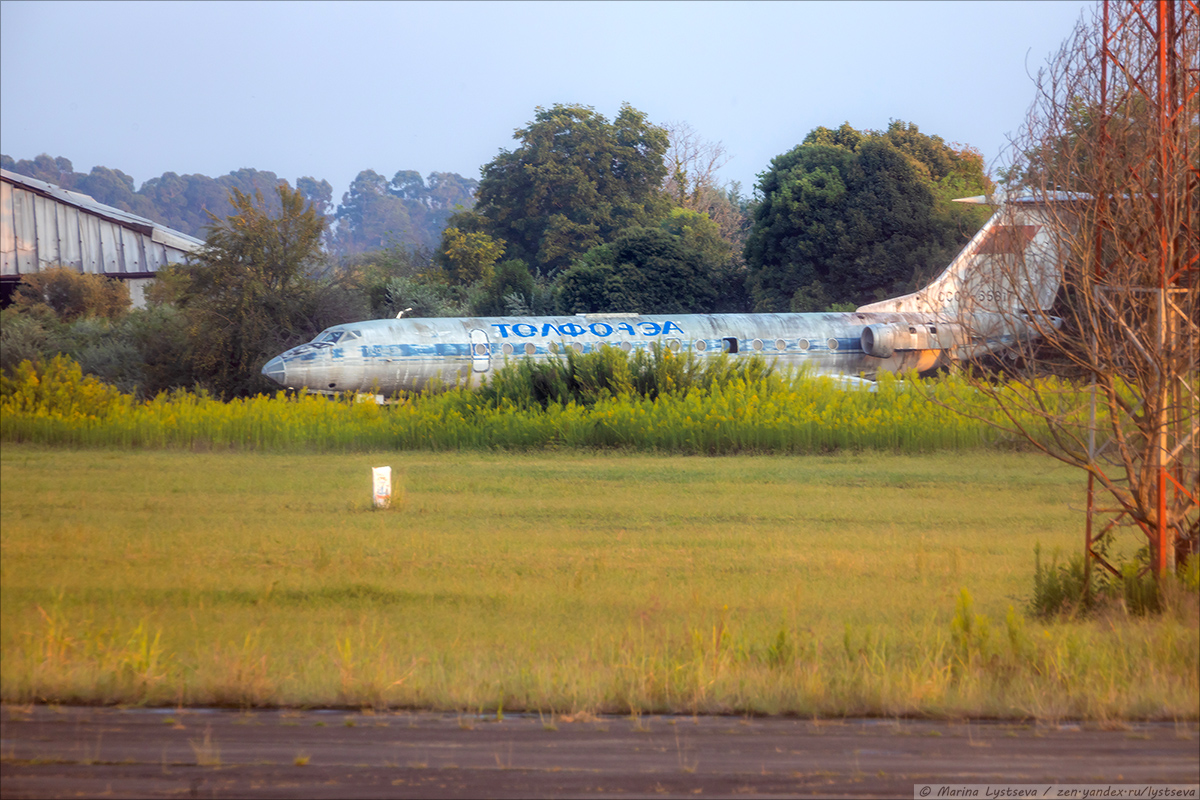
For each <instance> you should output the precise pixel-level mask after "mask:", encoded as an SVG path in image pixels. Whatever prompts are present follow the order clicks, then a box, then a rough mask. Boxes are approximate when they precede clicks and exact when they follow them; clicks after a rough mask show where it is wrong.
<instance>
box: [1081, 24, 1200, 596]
mask: <svg viewBox="0 0 1200 800" xmlns="http://www.w3.org/2000/svg"><path fill="white" fill-rule="evenodd" d="M1102 26H1103V37H1102V42H1101V52H1100V53H1099V56H1100V58H1099V64H1098V65H1097V66H1098V67H1099V70H1100V112H1101V121H1102V122H1101V124H1102V125H1104V126H1108V125H1109V124H1110V120H1112V119H1113V118H1114V117H1115V116H1118V115H1120V114H1121V113H1123V112H1125V113H1127V112H1128V110H1129V109H1141V110H1142V113H1143V114H1144V117H1143V118H1144V119H1145V120H1146V121H1147V122H1149V123H1150V126H1149V129H1148V130H1147V131H1146V136H1147V137H1148V138H1149V141H1146V142H1145V143H1144V144H1145V154H1144V155H1143V156H1142V157H1141V158H1140V159H1139V160H1138V161H1137V162H1136V163H1135V164H1133V165H1132V167H1129V168H1128V173H1127V174H1128V183H1129V185H1128V186H1127V187H1126V189H1127V190H1128V191H1129V192H1130V193H1136V194H1137V195H1138V196H1140V197H1143V198H1147V202H1148V203H1149V206H1148V207H1149V209H1150V213H1152V214H1153V220H1154V223H1153V225H1150V226H1147V228H1148V229H1152V230H1154V231H1155V232H1156V233H1157V238H1156V240H1147V241H1143V242H1141V243H1140V249H1139V252H1142V253H1144V255H1145V256H1146V258H1147V259H1151V260H1152V263H1148V264H1147V265H1146V266H1147V267H1152V268H1153V269H1154V270H1155V271H1156V272H1157V280H1156V281H1155V282H1156V283H1157V286H1154V285H1153V283H1152V282H1150V281H1147V283H1146V285H1144V286H1140V287H1136V288H1130V287H1128V286H1125V287H1119V288H1118V287H1112V291H1139V292H1146V293H1147V294H1148V295H1152V294H1155V293H1156V294H1157V298H1156V304H1157V312H1156V315H1155V316H1156V319H1154V321H1153V324H1154V325H1155V326H1156V334H1157V335H1156V337H1155V338H1156V343H1157V346H1158V352H1151V351H1147V352H1146V353H1145V358H1146V359H1147V360H1148V361H1152V362H1153V363H1155V364H1156V365H1158V366H1156V368H1158V369H1161V370H1162V372H1164V373H1165V374H1162V375H1160V380H1162V381H1164V382H1165V383H1166V384H1169V390H1168V391H1167V392H1165V393H1164V394H1165V397H1166V398H1167V400H1166V401H1165V402H1163V403H1161V404H1160V407H1158V408H1154V409H1145V410H1144V411H1143V413H1148V414H1149V413H1153V414H1156V415H1158V416H1157V418H1156V420H1155V425H1154V429H1155V431H1156V436H1157V438H1158V441H1157V447H1156V448H1155V458H1154V462H1153V463H1152V464H1147V468H1148V469H1151V470H1153V473H1152V475H1151V476H1148V477H1153V482H1152V483H1153V487H1154V491H1155V492H1156V497H1155V503H1156V506H1157V512H1158V513H1157V515H1156V520H1154V521H1151V522H1145V521H1141V522H1138V523H1137V524H1138V526H1139V527H1140V528H1141V530H1142V532H1143V533H1144V534H1145V536H1146V538H1147V540H1148V545H1149V550H1150V555H1151V563H1150V569H1151V570H1152V571H1153V572H1154V574H1155V575H1156V576H1161V575H1163V574H1164V573H1166V572H1167V571H1168V570H1169V569H1170V568H1171V563H1172V561H1174V560H1176V558H1178V557H1183V556H1185V555H1186V552H1185V551H1186V549H1188V548H1194V547H1195V542H1194V539H1195V537H1196V531H1195V530H1186V529H1185V528H1186V527H1188V524H1190V525H1191V527H1192V528H1194V527H1195V523H1188V524H1183V523H1180V524H1177V525H1174V526H1173V525H1170V524H1168V513H1167V509H1168V506H1171V505H1173V504H1176V503H1177V502H1179V501H1184V500H1185V499H1190V502H1191V503H1192V504H1193V506H1194V504H1195V503H1196V501H1197V497H1198V496H1200V487H1197V486H1195V485H1188V482H1189V481H1190V480H1191V478H1188V477H1185V476H1187V475H1189V474H1190V473H1189V471H1188V470H1185V469H1184V468H1183V464H1185V463H1188V464H1195V463H1196V458H1197V454H1198V452H1200V431H1197V420H1200V413H1197V412H1198V409H1200V397H1198V395H1200V385H1198V380H1197V365H1198V362H1200V353H1198V352H1196V350H1197V344H1196V343H1197V341H1200V339H1198V338H1197V336H1196V333H1197V331H1198V330H1200V329H1198V328H1197V326H1198V325H1200V320H1197V319H1196V318H1195V315H1196V306H1195V302H1194V298H1195V292H1196V291H1197V288H1198V287H1200V147H1198V146H1197V143H1196V135H1195V132H1196V130H1197V129H1200V2H1198V0H1103V8H1102ZM1130 41H1136V42H1139V43H1141V45H1140V46H1136V47H1130V46H1128V44H1127V43H1128V42H1130ZM1151 44H1152V46H1149V45H1151ZM1098 146H1099V148H1100V151H1101V152H1100V156H1099V157H1100V158H1104V157H1105V155H1106V154H1105V153H1104V148H1105V147H1119V146H1120V145H1118V144H1116V143H1114V141H1113V139H1112V138H1111V137H1110V136H1109V135H1108V130H1107V127H1106V128H1105V130H1103V131H1102V132H1101V136H1100V138H1099V141H1098ZM1108 155H1112V156H1114V157H1116V154H1115V153H1112V154H1108ZM1126 166H1128V165H1126ZM1181 186H1182V193H1181V192H1180V187H1181ZM1167 187H1170V191H1167ZM1180 196H1182V198H1183V202H1179V198H1180ZM1096 202H1097V204H1098V207H1099V206H1100V205H1103V204H1104V203H1105V202H1106V199H1105V198H1096ZM1104 213H1105V212H1104V210H1103V209H1099V208H1098V213H1097V216H1098V218H1100V219H1101V220H1102V223H1101V225H1098V226H1097V233H1096V241H1095V260H1094V269H1095V271H1096V274H1097V276H1098V277H1099V276H1101V275H1102V273H1103V272H1104V269H1105V265H1104V262H1103V256H1102V243H1101V237H1102V234H1103V232H1104V229H1105V225H1104V224H1103V216H1104ZM1110 230H1111V229H1110ZM1147 238H1149V237H1147ZM1189 293H1190V294H1189ZM1185 298H1192V300H1191V302H1190V304H1189V303H1184V302H1180V300H1181V299H1185ZM1094 408H1095V405H1094V403H1093V428H1094V422H1095V417H1094V413H1095V412H1094ZM1094 480H1095V478H1094V476H1092V475H1091V474H1090V473H1089V477H1088V495H1087V525H1086V542H1085V552H1086V554H1087V557H1088V559H1089V561H1090V560H1092V559H1094V560H1096V561H1097V562H1098V563H1100V564H1101V565H1102V566H1104V567H1105V568H1107V569H1108V570H1110V571H1111V572H1113V573H1116V572H1117V570H1116V569H1114V568H1113V566H1112V565H1111V564H1109V563H1108V562H1107V561H1105V560H1104V558H1103V554H1102V553H1101V552H1098V550H1097V548H1096V542H1097V541H1098V540H1100V539H1101V538H1102V537H1104V536H1105V535H1106V534H1107V533H1108V532H1109V531H1110V530H1111V529H1112V528H1113V527H1114V526H1116V525H1125V524H1129V520H1128V519H1126V518H1125V517H1126V514H1125V513H1124V512H1121V511H1114V510H1109V509H1101V508H1097V507H1096V504H1095V500H1094V497H1095V495H1094V491H1093V488H1094ZM1097 515H1099V516H1104V515H1108V516H1109V518H1108V520H1107V522H1105V523H1104V524H1103V526H1102V528H1101V530H1100V531H1099V533H1098V534H1095V535H1094V531H1093V517H1094V516H1097ZM1177 549H1178V551H1179V552H1176V550H1177Z"/></svg>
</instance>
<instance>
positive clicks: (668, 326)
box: [662, 320, 683, 334]
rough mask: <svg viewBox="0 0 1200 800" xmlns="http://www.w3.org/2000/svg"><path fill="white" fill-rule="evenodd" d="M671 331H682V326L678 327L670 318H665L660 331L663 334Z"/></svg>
mask: <svg viewBox="0 0 1200 800" xmlns="http://www.w3.org/2000/svg"><path fill="white" fill-rule="evenodd" d="M671 331H675V332H676V333H683V328H681V327H679V326H678V325H676V324H675V323H674V322H671V320H667V322H666V324H665V325H663V329H662V332H663V333H664V334H666V333H670V332H671Z"/></svg>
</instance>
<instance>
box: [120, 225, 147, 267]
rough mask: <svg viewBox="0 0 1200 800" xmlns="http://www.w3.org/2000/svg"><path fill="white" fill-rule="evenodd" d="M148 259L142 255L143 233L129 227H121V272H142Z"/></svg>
mask: <svg viewBox="0 0 1200 800" xmlns="http://www.w3.org/2000/svg"><path fill="white" fill-rule="evenodd" d="M144 263H146V259H145V258H143V257H142V234H140V233H138V232H137V231H135V230H131V229H129V228H124V227H122V228H121V266H120V268H119V271H120V272H141V271H142V264H144Z"/></svg>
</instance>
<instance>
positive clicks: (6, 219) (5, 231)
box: [0, 183, 17, 275]
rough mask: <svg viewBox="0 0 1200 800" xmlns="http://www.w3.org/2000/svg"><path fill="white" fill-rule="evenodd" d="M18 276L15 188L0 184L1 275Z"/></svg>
mask: <svg viewBox="0 0 1200 800" xmlns="http://www.w3.org/2000/svg"><path fill="white" fill-rule="evenodd" d="M16 274H17V240H16V236H15V235H14V234H13V187H12V186H11V185H10V184H8V183H0V275H16Z"/></svg>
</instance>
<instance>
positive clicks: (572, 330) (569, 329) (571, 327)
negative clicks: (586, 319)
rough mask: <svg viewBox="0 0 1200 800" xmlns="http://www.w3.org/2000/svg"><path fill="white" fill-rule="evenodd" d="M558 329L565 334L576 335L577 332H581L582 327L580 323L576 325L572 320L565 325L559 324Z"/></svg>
mask: <svg viewBox="0 0 1200 800" xmlns="http://www.w3.org/2000/svg"><path fill="white" fill-rule="evenodd" d="M559 330H560V331H562V332H563V333H565V334H566V335H567V336H578V335H579V334H581V333H583V331H584V328H583V326H582V325H576V324H575V323H574V322H568V323H567V324H566V325H561V326H559Z"/></svg>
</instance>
